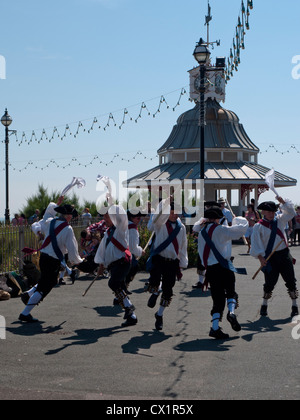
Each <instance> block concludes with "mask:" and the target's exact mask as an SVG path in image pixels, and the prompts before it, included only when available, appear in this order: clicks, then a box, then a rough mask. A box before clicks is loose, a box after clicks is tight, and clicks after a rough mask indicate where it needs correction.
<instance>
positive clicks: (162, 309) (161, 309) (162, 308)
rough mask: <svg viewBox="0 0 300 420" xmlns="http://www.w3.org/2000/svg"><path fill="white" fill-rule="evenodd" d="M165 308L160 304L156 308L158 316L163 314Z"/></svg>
mask: <svg viewBox="0 0 300 420" xmlns="http://www.w3.org/2000/svg"><path fill="white" fill-rule="evenodd" d="M165 309H166V308H165V307H164V306H160V307H159V309H158V311H157V315H158V316H163V313H164V310H165Z"/></svg>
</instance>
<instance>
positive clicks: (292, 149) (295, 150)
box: [259, 144, 300, 155]
mask: <svg viewBox="0 0 300 420" xmlns="http://www.w3.org/2000/svg"><path fill="white" fill-rule="evenodd" d="M269 151H273V152H275V153H280V154H281V155H285V154H286V153H300V150H299V149H298V148H297V147H296V146H295V145H294V144H292V145H291V146H290V147H289V148H288V149H286V150H279V149H277V147H275V145H274V144H270V145H269V146H268V147H267V148H266V149H265V150H260V152H259V153H260V154H262V153H267V152H269Z"/></svg>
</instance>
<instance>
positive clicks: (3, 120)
mask: <svg viewBox="0 0 300 420" xmlns="http://www.w3.org/2000/svg"><path fill="white" fill-rule="evenodd" d="M12 121H13V120H12V118H11V116H10V115H9V114H8V112H7V109H5V113H4V115H3V117H2V118H1V123H2V124H3V125H4V127H5V191H6V208H5V223H6V224H9V222H10V217H9V177H8V168H9V158H8V145H9V136H8V132H9V130H8V127H9V126H10V124H11V123H12Z"/></svg>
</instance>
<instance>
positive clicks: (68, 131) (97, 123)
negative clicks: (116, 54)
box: [10, 87, 188, 146]
mask: <svg viewBox="0 0 300 420" xmlns="http://www.w3.org/2000/svg"><path fill="white" fill-rule="evenodd" d="M178 91H180V95H179V98H178V100H177V102H176V103H175V105H173V106H170V105H169V104H168V102H167V100H166V96H168V95H171V94H173V93H176V92H178ZM185 95H187V90H186V87H183V88H181V89H178V90H176V91H173V92H170V93H168V94H165V95H161V96H160V98H159V102H158V106H157V109H156V111H155V112H151V111H150V110H149V107H148V106H147V103H148V102H150V100H148V101H145V102H142V103H141V104H140V109H139V112H138V114H137V115H136V116H132V115H130V113H129V111H128V109H129V108H133V106H132V107H127V108H124V109H123V110H122V111H121V112H123V115H122V119H121V121H120V122H117V117H116V114H117V113H119V112H120V111H115V112H110V113H108V114H105V115H100V116H97V117H93V118H91V119H87V120H84V121H83V120H81V121H78V122H76V123H72V124H71V123H68V124H64V125H62V126H59V127H58V126H54V127H53V128H50V129H45V128H43V129H39V130H37V129H36V130H32V131H22V132H20V131H17V130H13V131H12V132H11V133H10V136H11V137H13V136H14V137H15V139H16V142H17V144H18V145H19V146H21V145H22V144H27V145H28V146H29V145H30V144H31V143H38V144H40V143H41V142H45V141H47V142H49V143H51V142H52V141H54V140H60V141H63V140H64V139H65V138H66V137H67V136H73V137H74V138H76V137H77V136H78V135H79V134H80V132H84V133H85V134H90V133H91V132H92V131H94V130H95V129H98V130H103V131H106V130H107V129H108V128H110V127H118V128H119V129H120V130H121V129H122V127H123V125H124V124H125V123H126V122H127V121H134V122H135V123H138V121H139V120H140V119H141V118H142V117H143V116H144V115H147V116H151V115H152V117H153V118H155V117H156V116H157V114H159V113H160V112H161V108H162V106H165V108H166V109H172V110H173V111H175V110H176V109H177V107H178V106H180V104H181V100H182V98H183V96H185ZM187 96H188V95H187ZM152 100H153V99H151V101H152ZM135 106H136V105H135ZM102 120H104V122H102ZM73 125H74V127H73V128H72V126H73Z"/></svg>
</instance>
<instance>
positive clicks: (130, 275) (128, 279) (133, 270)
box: [125, 264, 139, 285]
mask: <svg viewBox="0 0 300 420" xmlns="http://www.w3.org/2000/svg"><path fill="white" fill-rule="evenodd" d="M138 271H139V265H138V264H135V265H131V267H130V270H129V273H128V274H127V276H126V280H125V283H126V285H127V284H129V283H131V282H132V280H133V279H134V277H135V276H136V274H137V272H138Z"/></svg>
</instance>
